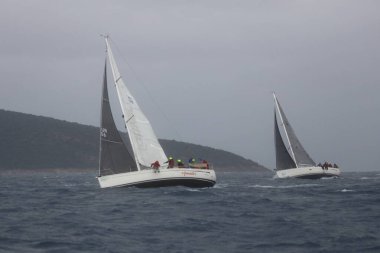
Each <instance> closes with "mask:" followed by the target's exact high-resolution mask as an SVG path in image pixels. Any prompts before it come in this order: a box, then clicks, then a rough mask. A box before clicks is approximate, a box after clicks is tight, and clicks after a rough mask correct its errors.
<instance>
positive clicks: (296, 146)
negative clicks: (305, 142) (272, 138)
mask: <svg viewBox="0 0 380 253" xmlns="http://www.w3.org/2000/svg"><path fill="white" fill-rule="evenodd" d="M273 96H274V100H275V104H276V108H277V110H278V113H279V116H280V119H281V121H282V124H281V125H282V126H283V128H284V131H285V135H286V137H287V139H288V142H289V149H287V152H288V154H289V156H290V158H292V160H293V162H294V164H295V165H296V167H305V166H315V162H314V161H313V159H311V158H310V156H309V154H308V153H307V152H306V150H305V149H304V148H303V146H302V144H301V142H300V141H299V140H298V138H297V136H296V134H295V132H294V130H293V128H292V126H291V125H290V123H289V121H288V119H287V118H286V116H285V114H284V111H283V109H282V107H281V105H280V103H279V102H278V100H277V98H276V96H275V95H274V94H273ZM275 114H276V112H275ZM275 125H276V127H277V131H278V134H279V136H278V137H277V136H276V140H277V138H279V139H281V141H282V142H283V145H284V147H286V145H285V143H284V141H283V139H282V137H281V135H280V132H279V124H278V122H277V118H276V116H275ZM277 149H278V147H277V144H276V150H277ZM276 154H277V151H276ZM277 159H283V156H281V155H280V157H279V158H277ZM278 163H279V164H280V165H283V166H280V167H279V168H278V169H281V167H285V165H286V164H287V165H286V166H290V164H289V162H288V161H285V160H284V161H283V162H278ZM293 168H294V167H293ZM282 169H289V168H282Z"/></svg>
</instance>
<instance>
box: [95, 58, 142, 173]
mask: <svg viewBox="0 0 380 253" xmlns="http://www.w3.org/2000/svg"><path fill="white" fill-rule="evenodd" d="M101 107H102V108H101V119H100V155H99V176H105V175H111V174H118V173H124V172H130V171H136V170H137V166H136V162H135V160H134V159H133V156H131V155H130V153H129V152H128V150H127V147H126V145H125V143H124V142H123V139H122V137H121V135H120V132H119V131H118V130H117V127H116V125H115V121H114V120H113V117H112V111H111V106H110V103H109V97H108V88H107V62H106V64H105V66H104V80H103V93H102V103H101Z"/></svg>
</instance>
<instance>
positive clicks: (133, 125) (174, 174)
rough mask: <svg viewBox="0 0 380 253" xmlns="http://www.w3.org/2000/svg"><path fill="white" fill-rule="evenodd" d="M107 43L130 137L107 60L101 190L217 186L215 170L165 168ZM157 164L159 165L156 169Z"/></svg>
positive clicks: (158, 148) (101, 131) (162, 157)
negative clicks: (116, 107) (111, 90)
mask: <svg viewBox="0 0 380 253" xmlns="http://www.w3.org/2000/svg"><path fill="white" fill-rule="evenodd" d="M105 40H106V48H107V56H108V60H109V62H110V65H111V69H112V73H113V79H114V83H115V87H116V91H117V94H118V99H119V102H120V105H121V110H122V112H123V120H124V124H125V126H126V129H127V135H128V136H127V138H125V137H124V136H122V135H121V134H120V132H119V131H118V129H117V127H116V124H115V121H114V119H113V116H112V111H111V106H110V103H109V96H108V88H107V57H106V63H105V67H104V79H103V92H102V93H103V94H102V105H101V123H100V124H101V127H100V151H99V175H98V180H99V184H100V187H101V188H107V187H121V186H137V187H160V186H176V185H182V186H188V187H211V186H213V185H214V184H215V182H216V176H215V172H214V170H212V169H204V168H178V167H173V168H168V166H167V165H165V166H163V165H164V164H165V163H166V162H167V161H168V158H167V156H166V154H165V152H164V150H163V149H162V147H161V145H160V143H159V142H158V139H157V137H156V135H155V133H154V131H153V128H152V126H151V124H150V122H149V120H148V119H147V118H146V116H145V115H144V113H143V112H142V111H141V109H140V107H139V106H138V104H137V102H136V100H135V99H134V97H133V96H132V94H131V93H130V92H129V90H128V89H127V87H126V86H125V84H124V82H123V80H122V77H121V75H120V72H119V70H118V68H117V65H116V62H115V59H114V57H113V54H112V51H111V47H110V44H109V41H108V36H106V37H105ZM155 162H156V164H159V165H158V166H153V167H155V168H152V165H153V164H154V163H155ZM200 167H203V166H200ZM207 168H208V166H207Z"/></svg>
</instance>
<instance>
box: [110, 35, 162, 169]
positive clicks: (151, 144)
mask: <svg viewBox="0 0 380 253" xmlns="http://www.w3.org/2000/svg"><path fill="white" fill-rule="evenodd" d="M105 39H106V44H107V53H108V59H109V61H110V64H111V68H112V74H113V78H114V82H115V85H116V90H117V94H118V97H119V102H120V105H121V110H122V112H123V114H124V122H125V126H126V128H127V131H128V134H129V139H130V141H131V145H132V149H133V153H134V157H135V160H136V163H137V167H138V169H139V170H140V169H141V165H142V166H143V167H150V165H151V163H152V162H154V161H159V162H160V163H161V164H163V163H164V162H165V161H167V157H166V155H165V152H164V150H163V149H162V147H161V145H160V143H159V142H158V139H157V137H156V135H155V133H154V131H153V129H152V126H151V124H150V122H149V120H148V119H147V118H146V116H145V115H144V113H143V112H142V110H141V109H140V107H139V106H138V104H137V102H136V100H135V99H134V97H133V96H132V94H131V93H130V92H129V90H128V89H127V87H126V86H125V84H124V82H123V79H122V77H121V75H120V72H119V70H118V67H117V65H116V62H115V59H114V57H113V54H112V50H111V47H110V45H109V42H108V37H106V38H105Z"/></svg>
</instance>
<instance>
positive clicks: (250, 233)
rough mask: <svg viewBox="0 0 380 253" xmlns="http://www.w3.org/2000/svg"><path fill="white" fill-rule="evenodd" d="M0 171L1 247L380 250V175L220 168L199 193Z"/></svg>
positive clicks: (91, 177) (218, 252) (88, 176)
mask: <svg viewBox="0 0 380 253" xmlns="http://www.w3.org/2000/svg"><path fill="white" fill-rule="evenodd" d="M0 176H1V177H0V252H28V253H33V252H56V253H58V252H70V253H71V252H92V253H93V252H128V253H129V252H149V253H151V252H165V253H170V252H188V253H190V252H194V253H195V252H197V253H198V252H215V253H223V252H281V253H286V252H292V253H294V252H380V171H378V172H365V173H364V172H363V173H353V172H343V173H342V177H341V178H334V179H319V180H308V179H286V180H284V179H274V178H273V175H272V173H253V172H241V173H240V172H219V173H217V181H218V182H217V184H216V185H215V187H213V188H202V189H191V188H185V187H167V188H151V189H139V188H113V189H100V188H99V185H98V182H97V179H96V178H95V177H96V171H81V172H78V171H68V172H65V171H59V172H57V171H42V172H41V171H40V172H31V171H24V172H7V173H1V174H0Z"/></svg>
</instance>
